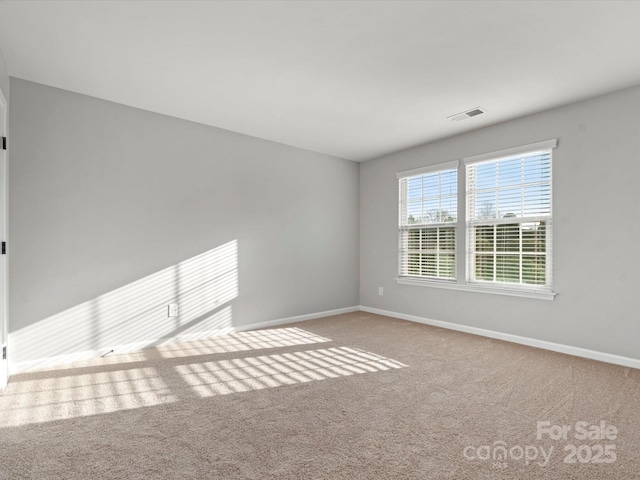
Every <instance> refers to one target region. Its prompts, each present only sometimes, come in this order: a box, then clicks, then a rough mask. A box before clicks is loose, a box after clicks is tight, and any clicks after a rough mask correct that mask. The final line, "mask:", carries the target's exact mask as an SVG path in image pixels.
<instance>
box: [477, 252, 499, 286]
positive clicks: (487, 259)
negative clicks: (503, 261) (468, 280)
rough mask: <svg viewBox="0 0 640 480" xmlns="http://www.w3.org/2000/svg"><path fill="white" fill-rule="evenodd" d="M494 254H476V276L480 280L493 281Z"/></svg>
mask: <svg viewBox="0 0 640 480" xmlns="http://www.w3.org/2000/svg"><path fill="white" fill-rule="evenodd" d="M494 267H495V265H494V261H493V255H476V268H475V271H476V272H475V273H476V278H477V279H478V280H488V281H493V272H494Z"/></svg>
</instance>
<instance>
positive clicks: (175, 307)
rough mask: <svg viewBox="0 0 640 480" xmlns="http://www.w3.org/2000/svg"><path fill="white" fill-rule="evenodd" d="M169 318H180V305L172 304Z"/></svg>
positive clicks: (168, 314)
mask: <svg viewBox="0 0 640 480" xmlns="http://www.w3.org/2000/svg"><path fill="white" fill-rule="evenodd" d="M167 316H168V317H177V316H178V304H177V303H170V304H169V306H168V308H167Z"/></svg>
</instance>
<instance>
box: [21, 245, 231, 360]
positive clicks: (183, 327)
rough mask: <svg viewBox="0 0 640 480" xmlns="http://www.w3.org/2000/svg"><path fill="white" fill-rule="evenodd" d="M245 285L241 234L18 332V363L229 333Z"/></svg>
mask: <svg viewBox="0 0 640 480" xmlns="http://www.w3.org/2000/svg"><path fill="white" fill-rule="evenodd" d="M238 293H239V290H238V241H237V240H233V241H231V242H228V243H226V244H224V245H221V246H219V247H217V248H214V249H212V250H208V251H206V252H204V253H202V254H200V255H197V256H195V257H192V258H189V259H187V260H185V261H183V262H180V263H178V264H176V265H172V266H171V267H168V268H165V269H164V270H160V271H159V272H156V273H154V274H152V275H149V276H147V277H144V278H142V279H140V280H137V281H135V282H133V283H130V284H128V285H125V286H123V287H120V288H118V289H116V290H113V291H111V292H109V293H106V294H104V295H100V296H99V297H96V298H94V299H92V300H89V301H87V302H84V303H82V304H80V305H76V306H75V307H72V308H70V309H68V310H65V311H63V312H60V313H58V314H56V315H53V316H51V317H48V318H45V319H43V320H40V321H38V322H36V323H34V324H32V325H29V326H27V327H25V328H22V329H20V330H18V331H16V332H12V333H11V335H10V343H11V350H12V353H13V354H12V358H11V371H12V373H17V372H20V371H24V370H27V369H33V368H40V367H44V366H47V365H55V364H60V363H64V362H69V361H73V360H76V359H81V358H90V357H93V356H96V355H103V354H106V353H108V352H110V351H111V350H114V351H128V350H134V349H140V348H145V347H152V346H157V345H161V344H162V343H168V342H174V341H187V340H194V339H198V338H203V337H206V336H210V335H219V334H224V333H229V332H231V331H233V326H232V309H231V305H229V302H230V301H231V300H233V299H234V298H236V297H237V296H238ZM172 303H176V304H178V312H179V313H178V316H177V317H168V306H169V304H172Z"/></svg>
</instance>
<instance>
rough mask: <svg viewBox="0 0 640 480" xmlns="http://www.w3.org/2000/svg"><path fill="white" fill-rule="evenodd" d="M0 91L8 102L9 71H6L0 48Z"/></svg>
mask: <svg viewBox="0 0 640 480" xmlns="http://www.w3.org/2000/svg"><path fill="white" fill-rule="evenodd" d="M0 90H2V93H3V94H4V98H5V99H6V100H7V102H8V101H9V71H8V70H7V64H6V63H5V61H4V55H3V54H2V48H0Z"/></svg>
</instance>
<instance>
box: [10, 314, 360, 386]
mask: <svg viewBox="0 0 640 480" xmlns="http://www.w3.org/2000/svg"><path fill="white" fill-rule="evenodd" d="M359 310H360V307H357V306H355V307H347V308H338V309H336V310H327V311H324V312H317V313H309V314H307V315H298V316H295V317H287V318H279V319H276V320H269V321H266V322H258V323H250V324H248V325H238V326H232V327H225V328H218V329H215V330H208V331H203V332H194V333H183V334H180V335H174V336H171V337H166V338H159V339H157V338H156V339H150V340H147V341H141V342H135V343H127V344H123V345H114V346H109V347H105V348H102V349H99V350H84V351H81V352H73V353H69V354H65V355H57V356H55V357H48V358H39V359H35V360H25V361H22V362H16V363H13V364H11V365H10V373H11V374H12V375H15V374H17V373H22V372H28V371H31V370H35V369H42V368H49V367H55V366H56V365H63V364H66V363H71V362H77V361H82V360H91V359H95V358H99V357H101V356H103V355H105V354H106V353H108V354H109V355H115V354H118V353H129V352H135V351H138V350H141V349H143V348H145V347H148V346H149V345H157V346H160V345H170V344H173V343H180V342H189V341H193V340H201V339H203V338H210V337H217V336H220V335H227V334H229V333H236V332H244V331H247V330H258V329H262V328H269V327H275V326H278V325H286V324H288V323H295V322H302V321H305V320H313V319H314V318H322V317H331V316H333V315H340V314H342V313H349V312H357V311H359Z"/></svg>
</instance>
